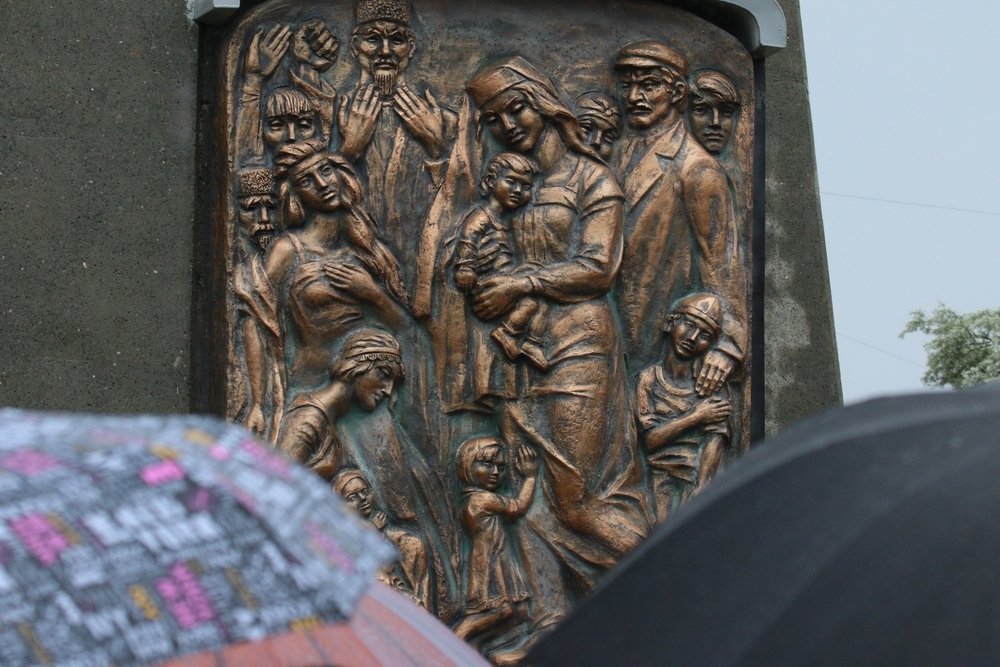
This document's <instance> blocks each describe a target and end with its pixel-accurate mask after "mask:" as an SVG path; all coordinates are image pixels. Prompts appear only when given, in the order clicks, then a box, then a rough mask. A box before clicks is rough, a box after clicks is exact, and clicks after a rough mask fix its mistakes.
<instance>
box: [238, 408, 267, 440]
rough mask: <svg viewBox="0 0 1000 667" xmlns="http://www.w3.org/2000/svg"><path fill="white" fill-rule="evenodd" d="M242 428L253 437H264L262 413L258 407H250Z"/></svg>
mask: <svg viewBox="0 0 1000 667" xmlns="http://www.w3.org/2000/svg"><path fill="white" fill-rule="evenodd" d="M243 426H245V427H246V429H247V430H248V431H250V432H251V433H253V434H254V435H264V429H265V425H264V411H263V410H261V408H260V406H259V405H253V406H251V408H250V414H248V415H247V418H246V421H245V422H243Z"/></svg>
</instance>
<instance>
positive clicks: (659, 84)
mask: <svg viewBox="0 0 1000 667" xmlns="http://www.w3.org/2000/svg"><path fill="white" fill-rule="evenodd" d="M685 90H686V86H685V84H684V82H683V81H680V80H677V81H673V82H671V81H669V80H668V79H667V76H666V74H665V73H664V72H663V70H661V69H660V68H658V67H643V68H626V69H623V70H621V71H620V72H619V74H618V94H619V95H620V97H621V101H622V106H624V107H625V117H626V118H627V119H628V124H629V126H630V127H632V128H634V129H637V130H645V129H648V128H651V127H653V126H655V125H657V124H658V123H659V122H660V121H662V120H663V119H664V118H666V117H667V116H668V115H669V114H670V112H671V109H672V108H673V105H674V104H676V103H677V102H679V101H680V100H681V99H683V97H684V91H685Z"/></svg>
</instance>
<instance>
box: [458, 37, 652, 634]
mask: <svg viewBox="0 0 1000 667" xmlns="http://www.w3.org/2000/svg"><path fill="white" fill-rule="evenodd" d="M466 90H467V92H468V93H469V95H470V96H471V98H472V101H473V102H474V103H475V105H476V106H477V107H478V109H479V112H480V119H481V121H482V124H483V125H485V126H486V127H488V128H489V131H490V134H491V135H492V136H493V138H494V139H495V140H496V141H497V142H499V143H500V144H501V145H502V147H503V150H507V151H515V152H518V153H522V154H524V155H527V156H529V157H530V158H532V159H533V160H534V161H535V163H536V164H538V165H539V167H540V171H541V182H540V183H539V184H538V186H537V189H536V196H535V198H534V201H533V202H532V203H531V204H530V205H529V206H527V207H525V208H524V210H523V212H522V213H520V214H519V215H517V216H516V217H515V218H514V220H513V222H512V229H511V232H512V237H513V240H514V246H515V248H514V251H515V255H516V257H517V262H518V263H519V268H518V269H517V270H516V271H514V272H512V273H510V274H505V275H498V276H495V277H493V278H490V279H489V280H486V281H484V283H483V284H482V286H481V289H480V290H479V292H478V293H477V294H476V295H475V297H474V299H473V311H474V313H475V315H476V316H477V317H479V318H480V319H482V320H484V321H489V320H495V319H497V318H499V317H501V316H503V315H504V314H505V313H507V312H509V311H510V309H511V308H512V307H513V306H514V305H515V304H516V303H517V302H518V300H519V299H522V298H524V297H532V298H535V299H538V300H539V301H543V302H545V304H546V306H547V316H546V317H547V321H546V322H545V324H544V327H543V334H542V344H543V348H544V352H545V355H546V358H547V361H548V365H549V367H548V370H546V371H542V370H539V369H538V368H536V367H534V366H531V365H529V364H527V363H525V362H523V361H520V360H519V361H517V362H513V363H514V364H515V369H514V370H515V373H514V374H513V377H514V383H515V384H514V387H512V388H511V389H512V390H511V391H510V392H508V393H507V395H508V396H512V398H506V399H503V400H501V401H500V402H499V407H498V412H499V415H500V431H501V436H502V439H503V440H504V441H505V442H507V443H508V444H509V446H510V447H511V448H514V449H516V448H517V447H519V446H520V445H529V446H530V447H532V448H533V449H534V450H535V451H537V452H538V453H539V456H540V459H541V461H542V471H541V472H540V475H539V480H540V485H541V487H542V496H543V497H542V498H541V499H540V500H541V502H536V503H535V504H534V505H533V506H532V509H531V510H530V512H529V513H528V515H527V517H526V518H527V521H528V523H529V525H531V527H532V533H533V535H527V536H525V539H526V540H528V541H529V542H531V544H527V545H526V546H525V548H524V550H523V551H524V553H525V560H526V561H527V563H528V565H527V568H528V570H530V571H531V574H532V575H533V577H534V578H535V579H536V581H537V580H539V579H544V578H548V579H549V580H550V585H551V578H553V577H554V578H555V579H556V580H557V581H556V585H557V587H558V586H559V584H560V583H561V584H562V586H563V587H564V588H565V592H566V594H565V595H564V600H563V602H562V605H563V606H562V607H561V608H560V605H559V604H556V605H555V607H554V608H551V609H545V610H541V611H542V614H541V616H542V617H541V618H539V614H538V611H539V610H537V609H536V611H535V616H536V623H538V624H540V625H544V624H547V623H548V622H550V621H554V620H558V618H559V617H560V616H561V614H562V613H563V612H564V611H565V606H564V605H565V604H566V603H567V602H568V601H569V600H570V599H572V597H573V596H575V595H583V594H586V593H587V592H589V591H590V590H591V588H592V587H593V586H594V584H595V582H596V580H597V578H598V576H599V575H600V574H601V573H603V572H604V571H606V570H607V569H608V568H610V567H611V566H613V565H614V564H615V563H616V562H618V560H619V559H620V558H621V557H622V556H623V555H624V554H626V553H627V552H628V551H630V550H631V549H632V548H634V547H635V546H636V545H637V544H638V543H639V542H640V541H641V540H642V538H643V537H645V535H646V534H647V532H648V530H649V526H650V520H649V501H648V490H647V489H646V487H645V482H644V479H643V474H642V469H641V467H640V464H639V458H638V456H637V451H636V434H635V428H634V425H633V423H632V420H631V419H630V418H629V410H628V403H627V400H626V385H625V375H624V357H623V352H622V344H621V334H620V332H619V328H618V325H617V323H616V320H615V317H614V316H613V314H612V308H611V304H610V303H609V298H608V294H609V291H610V290H611V286H612V284H613V283H614V280H615V277H616V275H617V273H618V268H619V265H620V262H621V254H622V234H623V201H624V196H623V194H622V192H621V189H620V188H619V186H618V183H617V182H616V181H615V178H614V176H613V175H612V174H611V172H610V171H609V170H608V168H607V167H606V166H605V165H604V164H603V163H602V162H601V161H600V159H599V157H598V156H597V154H596V153H595V152H594V151H593V149H592V148H590V147H589V146H587V145H586V144H585V143H584V142H583V141H582V140H581V138H580V133H579V125H578V123H577V120H576V118H575V117H574V115H573V113H572V112H571V111H570V109H569V108H568V106H567V105H566V104H565V103H564V102H562V100H561V99H560V97H559V95H558V93H557V92H556V88H555V85H554V84H553V83H552V81H551V80H550V79H549V78H548V77H547V76H546V75H544V74H542V73H541V72H540V71H539V70H538V69H536V68H535V67H534V66H533V65H531V64H530V63H529V62H527V61H526V60H525V59H524V58H521V57H513V58H508V59H506V60H503V61H501V62H499V63H497V64H494V65H491V66H489V67H486V68H485V69H483V70H481V71H480V72H479V73H477V74H476V75H475V76H474V77H473V78H472V80H471V81H469V83H468V85H467V88H466ZM559 580H561V581H559ZM544 597H546V598H550V599H551V598H552V597H556V596H552V595H548V596H544Z"/></svg>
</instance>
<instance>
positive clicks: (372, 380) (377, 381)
mask: <svg viewBox="0 0 1000 667" xmlns="http://www.w3.org/2000/svg"><path fill="white" fill-rule="evenodd" d="M395 383H396V376H395V375H394V374H393V372H392V371H391V370H390V369H388V368H386V367H385V366H381V365H377V366H375V367H374V368H372V369H371V370H369V371H366V372H365V373H363V374H361V375H360V376H358V378H356V379H355V380H354V400H355V402H357V404H358V405H360V406H361V409H363V410H365V411H367V412H372V411H373V410H375V408H377V407H378V404H379V403H381V402H382V401H384V400H385V399H387V398H389V396H390V395H392V388H393V386H394V385H395Z"/></svg>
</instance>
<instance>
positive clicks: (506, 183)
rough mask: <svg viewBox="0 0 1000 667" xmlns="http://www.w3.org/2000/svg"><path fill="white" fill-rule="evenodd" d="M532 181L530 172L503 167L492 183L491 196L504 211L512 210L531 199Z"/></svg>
mask: <svg viewBox="0 0 1000 667" xmlns="http://www.w3.org/2000/svg"><path fill="white" fill-rule="evenodd" d="M533 186H534V183H533V181H532V177H531V174H519V173H517V172H515V171H513V170H512V169H504V170H503V171H501V172H500V174H499V176H497V180H496V183H494V184H493V196H494V197H495V198H496V200H497V202H498V203H499V204H500V208H502V209H503V210H505V211H513V210H514V209H516V208H520V207H522V206H524V205H525V204H527V203H528V202H529V201H531V192H532V188H533Z"/></svg>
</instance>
